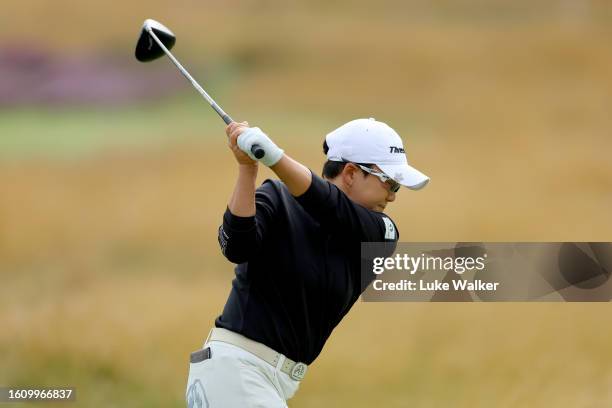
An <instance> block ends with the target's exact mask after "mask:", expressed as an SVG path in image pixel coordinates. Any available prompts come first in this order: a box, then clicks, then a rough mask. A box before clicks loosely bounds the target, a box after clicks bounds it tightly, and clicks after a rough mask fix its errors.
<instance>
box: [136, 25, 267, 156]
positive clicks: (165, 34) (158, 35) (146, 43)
mask: <svg viewBox="0 0 612 408" xmlns="http://www.w3.org/2000/svg"><path fill="white" fill-rule="evenodd" d="M175 43H176V36H175V35H174V33H173V32H172V31H170V30H169V29H168V28H167V27H166V26H164V25H163V24H161V23H160V22H158V21H155V20H152V19H150V18H149V19H146V20H145V22H144V24H143V25H142V30H141V31H140V36H139V37H138V42H137V43H136V52H135V55H136V59H137V60H138V61H140V62H148V61H153V60H155V59H157V58H159V57H161V56H163V55H164V54H166V55H167V56H168V58H170V60H171V61H172V62H173V63H174V65H176V67H177V68H178V69H179V71H181V74H183V76H184V77H185V78H187V80H188V81H189V82H191V85H193V87H194V88H195V89H196V90H197V91H198V92H199V93H200V95H202V96H203V97H204V99H206V101H207V102H208V103H209V104H210V106H211V107H212V108H213V109H214V110H215V112H217V113H218V114H219V116H221V118H222V119H223V121H224V122H225V123H226V124H227V125H229V124H230V123H232V122H233V119H232V118H231V117H230V116H229V115H228V114H227V113H225V111H224V110H223V109H221V107H220V106H219V105H217V103H216V102H215V101H214V100H213V98H211V97H210V95H208V93H207V92H206V91H205V90H204V88H202V87H201V86H200V84H198V82H197V81H196V80H195V79H193V77H192V76H191V75H190V74H189V72H187V70H186V69H185V68H183V66H182V65H181V63H180V62H178V60H177V59H176V58H174V55H172V54H171V53H170V49H171V48H172V47H173V46H174V44H175ZM251 153H253V155H254V156H255V157H256V158H258V159H261V158H262V157H264V155H265V151H264V150H263V149H262V148H261V147H260V146H259V145H258V144H254V145H253V146H251Z"/></svg>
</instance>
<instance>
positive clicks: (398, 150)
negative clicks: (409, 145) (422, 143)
mask: <svg viewBox="0 0 612 408" xmlns="http://www.w3.org/2000/svg"><path fill="white" fill-rule="evenodd" d="M389 153H404V148H403V147H397V146H389Z"/></svg>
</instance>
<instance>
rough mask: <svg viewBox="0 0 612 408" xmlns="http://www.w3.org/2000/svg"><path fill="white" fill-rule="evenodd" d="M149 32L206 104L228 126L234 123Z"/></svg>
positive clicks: (148, 29)
mask: <svg viewBox="0 0 612 408" xmlns="http://www.w3.org/2000/svg"><path fill="white" fill-rule="evenodd" d="M147 32H148V33H149V35H150V36H151V37H152V38H153V39H154V40H155V42H156V43H157V45H159V46H160V48H161V49H162V50H163V51H164V52H165V53H166V55H167V56H168V58H170V61H172V63H173V64H174V65H176V67H177V68H178V69H179V71H181V74H183V76H184V77H185V78H187V80H188V81H189V82H191V85H193V87H194V88H195V89H196V90H197V91H198V92H199V93H200V95H202V96H203V97H204V99H206V102H208V103H209V104H210V106H211V107H212V108H213V109H214V110H215V112H217V113H218V114H219V116H221V118H222V119H223V121H224V122H225V123H226V124H228V125H229V124H230V123H231V122H233V120H232V118H230V117H229V115H228V114H227V113H225V111H224V110H223V109H221V107H220V106H219V105H217V102H215V101H214V99H213V98H211V97H210V95H209V94H208V93H207V92H206V91H205V90H204V88H202V87H201V86H200V84H198V82H197V81H196V80H195V79H193V77H192V76H191V75H190V74H189V72H187V70H186V69H185V68H183V66H182V65H181V63H180V62H178V60H177V59H176V58H174V55H172V53H171V52H170V50H168V49H167V48H166V46H165V45H164V44H163V43H162V42H161V41H160V39H159V38H157V35H155V33H154V32H153V30H152V29H151V27H147Z"/></svg>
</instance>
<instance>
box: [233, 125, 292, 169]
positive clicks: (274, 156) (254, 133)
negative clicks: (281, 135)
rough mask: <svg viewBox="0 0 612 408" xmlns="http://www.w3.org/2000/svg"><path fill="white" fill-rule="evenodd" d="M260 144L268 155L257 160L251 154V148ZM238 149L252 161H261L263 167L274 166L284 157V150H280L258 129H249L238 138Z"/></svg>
mask: <svg viewBox="0 0 612 408" xmlns="http://www.w3.org/2000/svg"><path fill="white" fill-rule="evenodd" d="M254 144H258V145H259V147H261V148H262V149H263V150H264V152H266V154H265V155H264V157H262V158H261V159H257V158H256V157H255V156H254V155H253V153H251V147H252V146H253V145H254ZM238 147H239V148H240V150H242V151H243V152H245V153H246V154H247V155H248V156H249V157H250V158H251V159H253V160H258V161H260V162H261V163H262V164H263V165H265V166H268V167H271V166H274V165H275V164H276V163H278V161H279V160H280V159H281V157H283V153H284V151H283V149H281V148H279V147H278V146H277V145H276V144H275V143H274V142H273V141H272V140H271V139H270V138H269V137H268V135H266V134H265V133H264V132H262V130H261V129H260V128H258V127H250V128H247V129H246V130H245V131H244V132H242V133H241V134H240V136H238Z"/></svg>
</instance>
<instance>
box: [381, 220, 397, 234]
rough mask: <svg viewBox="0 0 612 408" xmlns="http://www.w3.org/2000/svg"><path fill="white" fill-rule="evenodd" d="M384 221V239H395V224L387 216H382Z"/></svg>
mask: <svg viewBox="0 0 612 408" xmlns="http://www.w3.org/2000/svg"><path fill="white" fill-rule="evenodd" d="M383 221H384V222H385V239H395V225H393V222H392V221H391V220H390V219H388V218H387V217H383Z"/></svg>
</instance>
